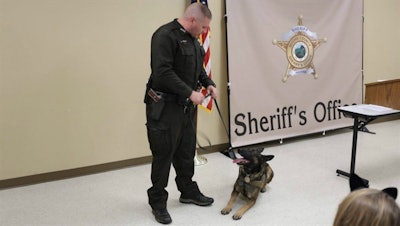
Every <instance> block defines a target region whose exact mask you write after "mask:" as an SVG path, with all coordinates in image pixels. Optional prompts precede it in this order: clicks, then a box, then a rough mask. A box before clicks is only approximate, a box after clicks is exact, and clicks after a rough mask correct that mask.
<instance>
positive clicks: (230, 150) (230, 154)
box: [214, 99, 236, 159]
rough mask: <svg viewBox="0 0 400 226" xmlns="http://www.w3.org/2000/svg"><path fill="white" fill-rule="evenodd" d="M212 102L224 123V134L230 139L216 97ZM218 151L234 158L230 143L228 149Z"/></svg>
mask: <svg viewBox="0 0 400 226" xmlns="http://www.w3.org/2000/svg"><path fill="white" fill-rule="evenodd" d="M214 103H215V107H216V108H217V111H218V114H219V118H220V119H221V121H222V124H223V125H224V129H225V132H226V135H227V136H228V139H230V137H229V132H228V129H227V127H226V124H225V121H224V119H223V118H222V114H221V110H220V109H219V106H218V103H217V100H216V99H214ZM220 153H221V154H223V155H225V156H226V157H228V158H231V159H236V155H235V152H234V151H233V149H232V147H231V146H230V145H229V148H228V150H224V151H220Z"/></svg>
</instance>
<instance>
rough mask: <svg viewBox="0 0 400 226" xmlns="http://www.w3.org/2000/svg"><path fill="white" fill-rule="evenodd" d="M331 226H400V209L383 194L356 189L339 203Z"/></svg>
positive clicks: (370, 190)
mask: <svg viewBox="0 0 400 226" xmlns="http://www.w3.org/2000/svg"><path fill="white" fill-rule="evenodd" d="M333 226H400V208H399V206H398V205H397V203H396V201H395V200H394V199H393V198H392V197H391V196H389V195H388V194H386V193H385V192H382V191H380V190H377V189H372V188H363V189H358V190H355V191H353V192H351V193H350V194H349V195H348V196H347V197H346V198H345V199H344V200H343V201H342V202H341V203H340V205H339V207H338V210H337V213H336V217H335V220H334V223H333Z"/></svg>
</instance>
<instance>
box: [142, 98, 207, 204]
mask: <svg viewBox="0 0 400 226" xmlns="http://www.w3.org/2000/svg"><path fill="white" fill-rule="evenodd" d="M150 110H151V109H150V108H149V104H147V106H146V116H147V117H146V118H147V123H146V126H147V137H148V141H149V144H150V149H151V152H152V156H153V159H152V165H151V182H152V187H150V188H149V189H148V190H147V194H148V198H149V205H150V206H151V207H152V209H161V208H166V207H167V199H168V192H167V190H166V187H167V185H168V180H169V174H170V169H171V165H173V167H174V169H175V172H176V178H175V182H176V185H177V188H178V190H179V191H180V192H181V194H198V193H200V191H199V188H198V186H197V183H196V182H194V181H193V180H192V177H193V175H194V156H195V150H196V130H195V122H194V119H195V113H196V108H195V107H194V106H193V105H191V106H190V107H184V106H183V105H180V104H177V103H176V102H166V103H165V107H164V109H163V111H162V115H161V117H160V119H159V120H154V119H152V118H151V117H149V111H150Z"/></svg>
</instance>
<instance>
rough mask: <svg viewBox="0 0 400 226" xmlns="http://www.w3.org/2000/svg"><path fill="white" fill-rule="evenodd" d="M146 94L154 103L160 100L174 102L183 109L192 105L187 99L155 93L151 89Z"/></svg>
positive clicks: (175, 95)
mask: <svg viewBox="0 0 400 226" xmlns="http://www.w3.org/2000/svg"><path fill="white" fill-rule="evenodd" d="M147 94H148V95H149V96H150V97H151V99H153V101H154V102H158V101H160V100H161V99H163V100H164V101H166V102H175V103H177V104H179V105H182V106H185V107H190V106H192V105H193V103H192V101H191V100H190V99H189V98H184V97H182V96H180V95H177V94H170V93H164V92H161V91H156V90H154V89H152V88H150V89H149V91H148V92H147Z"/></svg>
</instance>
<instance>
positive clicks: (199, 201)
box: [179, 192, 214, 206]
mask: <svg viewBox="0 0 400 226" xmlns="http://www.w3.org/2000/svg"><path fill="white" fill-rule="evenodd" d="M179 201H180V202H181V203H193V204H196V205H198V206H209V205H211V204H212V203H213V202H214V199H213V198H210V197H207V196H205V195H203V194H202V193H201V192H199V193H195V194H182V195H181V197H180V198H179Z"/></svg>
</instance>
